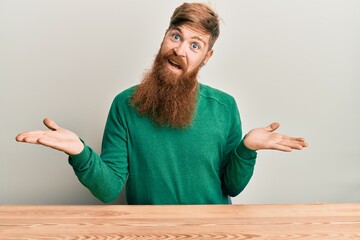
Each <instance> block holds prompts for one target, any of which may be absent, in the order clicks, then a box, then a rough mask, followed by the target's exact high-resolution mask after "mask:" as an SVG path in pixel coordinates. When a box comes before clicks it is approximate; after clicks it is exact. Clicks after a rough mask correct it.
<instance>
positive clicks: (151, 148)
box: [69, 84, 256, 204]
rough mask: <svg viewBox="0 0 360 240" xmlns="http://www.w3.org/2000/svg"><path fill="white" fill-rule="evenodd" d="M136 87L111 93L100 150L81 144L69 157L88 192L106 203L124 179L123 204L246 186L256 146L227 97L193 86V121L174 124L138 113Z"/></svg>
mask: <svg viewBox="0 0 360 240" xmlns="http://www.w3.org/2000/svg"><path fill="white" fill-rule="evenodd" d="M135 88H136V86H134V87H131V88H129V89H127V90H125V91H123V92H122V93H120V94H119V95H117V96H116V97H115V99H114V101H113V103H112V105H111V108H110V111H109V115H108V118H107V122H106V126H105V130H104V136H103V141H102V150H101V155H98V154H97V153H95V152H94V151H93V150H92V149H91V148H90V147H89V146H87V145H86V144H85V143H84V145H85V147H84V149H83V151H82V152H81V153H79V154H78V155H73V156H69V163H70V164H71V165H72V167H73V169H74V171H75V174H76V175H77V177H78V178H79V180H80V182H81V183H82V184H83V185H84V186H86V187H87V188H88V189H89V190H90V191H91V192H92V194H93V195H94V196H95V197H97V198H98V199H100V200H101V201H103V202H111V201H113V200H115V199H116V197H117V196H118V195H119V194H120V192H121V191H122V189H123V187H124V186H125V185H126V198H127V202H128V204H227V203H229V196H236V195H238V194H239V193H240V192H241V191H242V190H243V189H244V188H245V186H246V185H247V184H248V182H249V180H250V178H251V176H252V174H253V170H254V165H255V159H256V152H255V151H252V150H250V149H248V148H246V146H245V145H244V143H243V140H242V131H241V121H240V116H239V112H238V108H237V106H236V102H235V100H234V98H233V97H232V96H230V95H228V94H226V93H224V92H222V91H219V90H217V89H214V88H211V87H209V86H206V85H204V84H199V88H198V93H197V105H196V110H195V113H194V116H193V121H192V123H191V125H190V126H189V127H187V128H185V129H184V128H182V129H181V128H170V127H164V126H159V125H157V124H156V123H154V122H153V121H152V120H151V119H150V118H148V117H147V116H141V115H139V113H138V112H137V110H136V109H135V108H134V107H132V106H131V105H130V98H131V95H132V93H133V91H134V89H135ZM125 183H126V184H125Z"/></svg>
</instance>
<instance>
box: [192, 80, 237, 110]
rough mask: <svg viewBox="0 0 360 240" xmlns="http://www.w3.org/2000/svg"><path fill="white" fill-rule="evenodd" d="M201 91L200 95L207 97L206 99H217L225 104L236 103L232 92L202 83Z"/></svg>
mask: <svg viewBox="0 0 360 240" xmlns="http://www.w3.org/2000/svg"><path fill="white" fill-rule="evenodd" d="M199 92H200V96H201V97H203V98H205V99H206V100H209V101H216V102H218V103H219V104H222V105H224V106H229V105H231V106H233V105H234V104H236V103H235V99H234V97H233V96H231V95H230V94H228V93H226V92H224V91H222V90H219V89H216V88H213V87H210V86H208V85H205V84H202V83H201V84H200V91H199Z"/></svg>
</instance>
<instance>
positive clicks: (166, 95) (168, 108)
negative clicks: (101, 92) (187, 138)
mask: <svg viewBox="0 0 360 240" xmlns="http://www.w3.org/2000/svg"><path fill="white" fill-rule="evenodd" d="M168 58H171V59H173V60H176V62H177V63H180V65H181V66H182V70H183V72H186V69H184V68H183V67H184V65H182V64H183V61H182V59H180V58H179V57H177V56H175V55H173V54H172V53H169V54H166V56H162V55H161V53H160V51H159V53H158V54H157V56H156V58H155V61H154V64H153V66H152V68H151V69H150V70H148V71H146V72H145V74H144V77H143V80H142V82H141V84H140V85H139V86H138V87H137V88H136V89H135V91H134V94H133V96H132V99H131V103H132V105H133V106H134V107H135V108H136V109H137V110H138V112H139V113H140V114H141V115H146V116H148V117H150V118H151V119H152V120H153V121H154V122H155V123H157V124H159V125H160V126H169V127H173V128H185V127H187V126H189V125H190V124H191V122H192V119H193V115H194V112H195V108H196V95H197V91H196V90H197V75H198V72H199V70H200V67H201V66H199V67H197V68H196V69H194V70H193V71H191V72H190V73H182V74H181V75H180V76H179V75H176V74H175V73H173V72H172V71H171V70H170V69H168V67H167V66H166V64H167V61H168Z"/></svg>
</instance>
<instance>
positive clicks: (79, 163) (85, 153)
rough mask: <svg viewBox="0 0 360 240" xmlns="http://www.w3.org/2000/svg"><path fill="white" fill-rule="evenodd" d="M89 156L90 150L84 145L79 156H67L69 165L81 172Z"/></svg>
mask: <svg viewBox="0 0 360 240" xmlns="http://www.w3.org/2000/svg"><path fill="white" fill-rule="evenodd" d="M90 155H91V149H90V148H89V147H88V146H87V145H85V143H84V149H83V150H82V151H81V152H80V153H79V154H75V155H69V164H70V165H71V166H72V167H73V168H74V169H76V170H78V171H81V170H82V168H83V167H84V166H85V165H86V163H87V162H88V161H89V158H90Z"/></svg>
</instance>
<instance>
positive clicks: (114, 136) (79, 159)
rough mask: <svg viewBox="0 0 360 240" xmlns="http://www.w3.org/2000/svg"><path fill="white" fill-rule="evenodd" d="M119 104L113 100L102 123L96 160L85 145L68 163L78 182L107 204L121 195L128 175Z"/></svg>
mask: <svg viewBox="0 0 360 240" xmlns="http://www.w3.org/2000/svg"><path fill="white" fill-rule="evenodd" d="M123 107H124V106H120V104H119V101H117V100H116V99H115V100H114V102H113V104H112V105H111V108H110V112H109V115H108V118H107V121H106V125H105V130H104V136H103V141H102V149H101V155H100V156H99V155H98V154H97V153H96V152H95V151H93V150H92V149H91V148H90V147H89V146H87V145H86V144H84V145H85V147H84V149H83V151H82V152H81V153H80V154H78V155H72V156H69V163H70V165H71V166H72V167H73V169H74V172H75V174H76V176H77V177H78V179H79V180H80V182H81V183H82V184H83V185H84V186H85V187H87V188H88V189H89V190H90V192H91V193H92V194H93V195H94V196H95V197H97V198H98V199H100V200H101V201H103V202H106V203H108V202H111V201H113V200H115V199H116V197H117V196H118V195H119V194H120V192H121V191H122V188H123V186H124V183H125V181H126V177H127V173H128V153H127V134H126V128H125V127H124V125H123V123H122V121H121V117H122V116H121V114H120V110H121V108H123Z"/></svg>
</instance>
